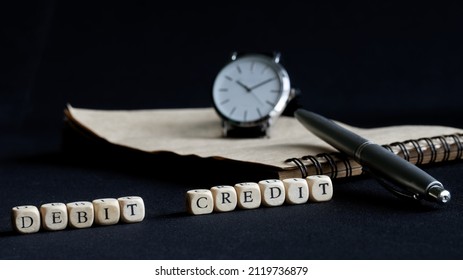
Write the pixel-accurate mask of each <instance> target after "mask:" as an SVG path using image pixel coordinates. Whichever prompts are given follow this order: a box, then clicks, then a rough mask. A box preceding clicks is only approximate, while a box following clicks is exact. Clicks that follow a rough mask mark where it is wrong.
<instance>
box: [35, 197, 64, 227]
mask: <svg viewBox="0 0 463 280" xmlns="http://www.w3.org/2000/svg"><path fill="white" fill-rule="evenodd" d="M40 213H41V214H42V227H43V228H44V229H46V230H62V229H65V228H66V227H67V226H68V210H67V208H66V205H65V204H64V203H60V202H55V203H46V204H43V205H42V206H40Z"/></svg>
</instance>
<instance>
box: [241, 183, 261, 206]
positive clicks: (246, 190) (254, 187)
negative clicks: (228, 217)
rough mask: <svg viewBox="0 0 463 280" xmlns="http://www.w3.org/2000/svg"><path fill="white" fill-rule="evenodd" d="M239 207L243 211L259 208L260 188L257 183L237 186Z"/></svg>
mask: <svg viewBox="0 0 463 280" xmlns="http://www.w3.org/2000/svg"><path fill="white" fill-rule="evenodd" d="M235 190H236V196H237V197H238V207H239V208H241V209H254V208H258V207H259V206H260V203H261V196H260V188H259V185H258V184H257V183H253V182H246V183H239V184H236V185H235Z"/></svg>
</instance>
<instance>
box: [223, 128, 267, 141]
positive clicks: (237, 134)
mask: <svg viewBox="0 0 463 280" xmlns="http://www.w3.org/2000/svg"><path fill="white" fill-rule="evenodd" d="M266 135H267V131H266V129H265V128H264V127H263V126H262V127H261V126H255V127H229V129H228V130H227V131H226V135H225V136H226V137H229V138H259V137H264V136H266Z"/></svg>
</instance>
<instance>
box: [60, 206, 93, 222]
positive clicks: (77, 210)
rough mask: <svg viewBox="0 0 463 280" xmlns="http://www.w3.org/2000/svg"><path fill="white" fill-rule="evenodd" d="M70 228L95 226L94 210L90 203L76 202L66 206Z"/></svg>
mask: <svg viewBox="0 0 463 280" xmlns="http://www.w3.org/2000/svg"><path fill="white" fill-rule="evenodd" d="M66 207H67V209H68V218H69V219H68V220H69V226H71V227H73V228H88V227H91V226H92V225H93V221H94V210H93V203H91V202H90V201H76V202H70V203H68V204H66Z"/></svg>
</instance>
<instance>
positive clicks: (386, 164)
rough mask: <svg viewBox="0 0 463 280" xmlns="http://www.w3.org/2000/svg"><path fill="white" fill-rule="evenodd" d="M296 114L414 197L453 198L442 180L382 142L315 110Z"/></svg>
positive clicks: (307, 124)
mask: <svg viewBox="0 0 463 280" xmlns="http://www.w3.org/2000/svg"><path fill="white" fill-rule="evenodd" d="M294 116H295V117H296V119H297V120H298V121H299V122H301V123H302V125H304V126H305V127H306V128H307V129H308V130H309V131H311V132H312V133H313V134H315V135H316V136H318V137H319V138H321V139H322V140H324V141H325V142H327V143H328V144H330V145H332V146H333V147H334V148H336V149H338V150H339V151H340V152H343V153H345V154H347V155H348V156H350V157H352V158H353V159H354V160H355V161H357V162H359V163H360V164H361V165H363V166H365V167H367V168H368V169H369V170H370V171H372V173H374V174H376V175H379V176H381V177H383V178H384V179H387V180H389V181H390V182H393V183H395V184H396V185H397V186H398V187H402V188H404V189H405V190H407V191H408V192H410V193H412V194H413V197H414V198H416V199H420V198H424V199H427V200H430V201H434V202H438V203H446V202H448V201H449V200H450V192H449V191H447V190H446V189H444V187H443V185H442V184H441V183H440V182H439V181H437V180H436V179H434V178H433V177H432V176H430V175H429V174H427V173H426V172H424V171H423V170H422V169H420V168H419V167H417V166H416V165H414V164H412V163H410V162H408V161H407V160H405V159H403V158H401V157H399V156H397V155H395V154H393V153H391V152H390V151H388V150H386V149H385V148H383V147H381V146H380V145H377V144H374V143H372V142H371V141H369V140H367V139H364V138H362V137H361V136H359V135H357V134H355V133H353V132H352V131H350V130H347V129H345V128H343V127H341V126H339V125H337V124H336V123H335V122H333V121H331V120H329V119H327V118H325V117H323V116H321V115H318V114H316V113H313V112H310V111H307V110H304V109H298V110H296V112H295V113H294Z"/></svg>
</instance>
